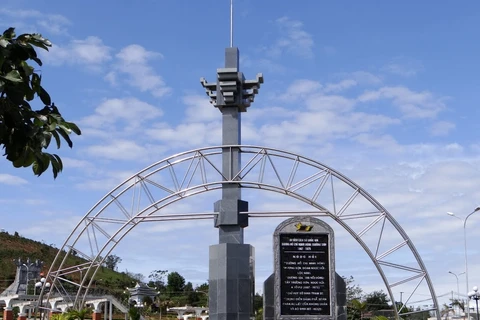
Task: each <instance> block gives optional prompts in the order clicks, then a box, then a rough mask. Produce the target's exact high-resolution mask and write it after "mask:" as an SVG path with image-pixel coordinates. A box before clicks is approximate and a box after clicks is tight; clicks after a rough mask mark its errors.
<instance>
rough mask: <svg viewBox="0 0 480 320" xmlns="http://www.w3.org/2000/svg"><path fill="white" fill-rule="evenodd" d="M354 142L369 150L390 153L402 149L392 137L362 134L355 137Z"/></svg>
mask: <svg viewBox="0 0 480 320" xmlns="http://www.w3.org/2000/svg"><path fill="white" fill-rule="evenodd" d="M353 140H354V141H357V142H359V143H361V144H362V145H364V146H366V147H369V148H377V149H383V150H390V151H398V150H400V149H401V147H400V146H399V145H398V143H397V141H396V140H395V139H394V138H393V137H392V136H390V135H381V136H378V135H373V134H368V133H362V134H359V135H357V136H355V137H354V138H353Z"/></svg>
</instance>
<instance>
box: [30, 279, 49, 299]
mask: <svg viewBox="0 0 480 320" xmlns="http://www.w3.org/2000/svg"><path fill="white" fill-rule="evenodd" d="M45 281H47V279H45V278H41V279H40V281H38V282H37V283H35V289H34V291H33V295H36V294H37V288H41V287H43V285H45V289H47V290H48V289H49V288H50V282H47V283H45Z"/></svg>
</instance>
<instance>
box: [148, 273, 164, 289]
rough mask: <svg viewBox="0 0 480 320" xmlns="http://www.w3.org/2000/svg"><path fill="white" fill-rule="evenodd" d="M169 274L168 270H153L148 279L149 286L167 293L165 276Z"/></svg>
mask: <svg viewBox="0 0 480 320" xmlns="http://www.w3.org/2000/svg"><path fill="white" fill-rule="evenodd" d="M167 274H168V271H167V270H153V271H152V272H151V273H150V275H149V276H148V279H149V280H150V281H149V282H148V286H149V287H152V288H155V289H156V290H159V291H165V276H166V275H167Z"/></svg>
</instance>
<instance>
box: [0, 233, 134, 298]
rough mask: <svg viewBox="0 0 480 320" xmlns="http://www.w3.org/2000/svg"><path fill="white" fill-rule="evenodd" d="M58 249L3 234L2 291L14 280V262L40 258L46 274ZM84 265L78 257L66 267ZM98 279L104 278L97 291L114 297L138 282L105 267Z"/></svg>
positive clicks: (70, 259) (0, 246)
mask: <svg viewBox="0 0 480 320" xmlns="http://www.w3.org/2000/svg"><path fill="white" fill-rule="evenodd" d="M58 250H59V249H57V248H54V247H52V246H49V245H47V244H45V243H42V242H39V241H35V240H32V239H28V238H25V237H22V236H20V235H19V234H18V233H17V232H15V234H14V235H10V234H8V233H7V232H0V292H2V291H3V290H5V289H6V288H7V287H8V286H9V285H10V284H11V283H12V282H13V281H14V279H15V272H16V266H15V263H14V262H13V260H16V259H18V258H20V259H22V260H26V259H27V258H30V260H33V261H35V260H37V259H38V260H40V261H43V262H44V265H43V270H42V271H43V272H44V273H45V274H46V273H47V271H48V270H49V269H50V266H51V265H52V262H53V260H54V259H55V256H56V255H57V252H58ZM82 262H86V260H84V259H83V258H81V257H78V256H69V257H68V259H67V261H66V266H75V265H79V264H81V263H82ZM75 277H77V278H75ZM79 277H80V275H79V274H73V275H72V279H71V280H73V281H78V280H79ZM95 279H101V281H97V282H96V284H95V287H96V288H97V289H104V290H105V291H109V292H111V293H112V294H115V293H117V292H118V293H121V292H123V290H125V287H131V286H132V285H133V284H134V283H135V281H136V280H135V279H133V278H132V277H130V276H129V275H128V274H126V273H119V272H115V271H113V270H111V269H108V268H105V267H102V268H100V270H99V271H98V272H97V275H96V276H95Z"/></svg>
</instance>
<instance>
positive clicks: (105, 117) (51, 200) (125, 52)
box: [0, 0, 480, 300]
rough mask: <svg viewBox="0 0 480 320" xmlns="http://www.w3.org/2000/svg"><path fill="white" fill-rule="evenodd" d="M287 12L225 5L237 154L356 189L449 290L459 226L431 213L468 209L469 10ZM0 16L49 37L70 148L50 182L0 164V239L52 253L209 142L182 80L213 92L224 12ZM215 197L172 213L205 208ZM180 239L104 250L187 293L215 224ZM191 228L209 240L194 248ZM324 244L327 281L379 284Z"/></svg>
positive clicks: (34, 7)
mask: <svg viewBox="0 0 480 320" xmlns="http://www.w3.org/2000/svg"><path fill="white" fill-rule="evenodd" d="M301 3H302V4H301V5H293V4H292V2H291V1H283V0H281V1H271V0H265V1H261V2H260V1H253V0H236V1H235V19H234V26H235V27H234V28H235V32H234V44H235V46H238V47H239V49H240V54H241V70H242V71H243V72H244V74H245V76H246V78H247V79H253V78H254V77H255V75H256V74H257V73H258V72H262V73H263V74H264V77H265V83H264V85H263V86H262V88H261V90H260V93H259V95H258V96H257V98H256V101H255V103H254V104H253V105H252V107H250V109H249V111H248V112H247V113H246V114H244V115H243V129H242V130H243V143H244V144H252V145H262V146H269V147H275V148H279V149H283V150H289V151H293V152H296V153H299V154H301V155H304V156H306V157H309V158H313V159H315V160H318V161H320V162H322V163H325V164H327V165H328V166H330V167H332V168H335V169H337V170H338V171H340V172H342V173H344V174H345V175H346V176H348V177H349V178H351V179H352V180H354V181H356V182H357V183H358V184H360V185H361V186H362V187H363V188H364V189H366V190H367V191H369V192H370V193H371V194H372V195H373V196H374V197H375V198H376V199H377V200H378V201H379V202H380V203H382V204H383V205H384V206H385V207H386V208H387V209H388V210H389V212H390V213H391V214H392V215H393V216H394V217H395V219H396V220H397V221H398V222H400V224H401V225H402V227H403V228H404V229H405V231H406V232H407V234H409V235H410V237H411V239H412V240H413V241H414V243H415V245H416V247H417V249H418V251H419V252H420V254H421V255H422V257H424V260H425V263H426V265H427V268H428V270H429V272H430V275H431V277H432V280H433V283H434V285H435V289H436V292H437V294H438V295H442V294H445V293H448V292H450V291H452V290H456V280H455V277H454V276H452V275H451V274H448V271H452V272H456V273H460V272H462V271H463V270H464V264H463V233H462V232H463V228H462V224H461V221H460V220H456V219H454V218H452V217H448V216H447V215H446V214H445V212H446V211H454V212H456V213H457V214H458V215H459V216H462V215H466V214H468V213H469V212H471V211H472V210H473V208H475V207H476V206H477V205H478V204H480V203H479V200H478V199H479V198H480V191H479V189H478V182H479V181H480V156H479V154H480V144H479V142H478V125H477V119H478V117H479V101H480V81H479V80H478V74H480V64H479V63H478V56H479V55H478V53H479V52H480V44H479V42H478V30H479V29H480V28H479V27H480V26H479V21H480V10H479V9H480V4H479V3H478V2H475V1H464V2H462V3H461V4H459V3H456V4H454V3H448V2H442V3H439V2H436V3H435V4H434V5H433V3H432V2H422V3H419V2H418V1H402V2H396V3H392V2H379V1H362V2H348V3H346V2H324V1H313V0H311V1H302V2H301ZM0 22H1V23H0V25H2V26H3V28H4V29H6V28H8V27H10V26H14V27H16V28H17V33H19V34H20V33H24V32H39V33H42V34H43V35H44V36H45V37H47V38H49V39H50V40H51V41H52V42H53V43H54V47H53V48H52V49H51V50H50V52H49V53H42V58H43V60H44V66H43V67H42V68H41V70H42V75H43V81H44V84H45V87H46V88H47V90H48V91H49V92H50V94H51V96H52V98H53V100H54V102H55V104H56V105H57V106H59V107H60V109H61V111H62V113H63V115H64V117H65V118H67V119H68V120H71V121H74V122H76V123H77V124H78V125H79V126H80V128H81V129H82V131H83V134H82V136H80V137H73V138H74V139H73V140H74V148H73V149H72V150H69V149H68V148H62V149H61V150H59V151H58V154H59V155H61V156H62V159H63V160H64V165H65V169H64V172H62V173H61V175H60V176H59V177H58V178H57V180H55V181H54V180H53V178H52V176H51V174H50V173H45V174H44V175H43V176H41V177H40V178H37V177H34V176H33V174H32V173H31V170H30V169H14V168H12V166H11V165H10V163H9V162H7V161H5V160H4V161H2V162H0V168H1V169H0V188H1V193H0V203H1V204H2V205H1V207H0V213H1V216H2V217H3V219H2V222H1V223H0V227H1V228H3V229H5V230H7V231H9V232H14V231H18V232H19V233H20V234H22V235H24V236H26V237H30V238H33V239H36V240H43V241H45V242H46V243H54V244H56V245H57V246H61V244H62V243H63V241H64V240H65V239H66V237H67V236H68V235H69V234H70V233H71V231H72V230H73V227H74V226H75V225H76V223H78V222H79V221H80V220H81V219H82V217H83V216H84V215H85V213H86V212H87V211H88V210H89V209H90V208H91V207H92V206H93V205H94V204H95V202H96V201H98V200H99V199H100V198H101V197H103V196H104V195H105V194H106V193H107V192H108V191H109V190H111V189H112V188H113V187H115V186H116V185H118V184H119V183H121V182H122V181H123V180H124V179H126V178H128V177H129V176H131V175H132V174H134V173H135V172H138V171H140V170H141V169H143V168H145V167H146V166H148V165H150V164H152V163H154V162H156V161H159V160H161V159H163V158H166V157H168V156H170V155H172V154H175V153H177V152H182V151H186V150H190V149H195V148H199V147H204V146H214V145H219V144H220V141H221V139H220V129H221V123H220V113H219V112H218V110H215V108H213V107H212V106H211V105H210V104H209V103H208V97H207V96H206V95H205V94H204V89H203V88H202V87H201V85H200V83H199V79H200V77H205V78H206V79H207V80H208V81H210V82H214V81H215V74H216V69H217V68H219V67H222V66H223V57H224V48H225V47H226V46H228V45H229V1H227V0H223V1H220V0H205V1H187V0H165V1H153V0H150V1H147V0H145V1H137V2H127V1H124V2H123V3H122V4H119V2H118V1H102V2H101V3H99V2H94V1H82V2H81V3H78V4H75V3H72V2H65V1H35V3H33V2H30V1H21V0H20V1H19V0H15V1H11V0H4V2H3V5H2V8H1V9H0ZM248 195H250V194H248ZM252 197H253V198H255V195H252ZM215 200H217V198H215V197H214V196H211V197H205V198H204V199H203V200H202V201H197V202H196V203H193V204H190V203H185V205H184V206H183V207H182V206H181V205H180V206H179V207H175V210H177V212H183V211H186V212H193V211H194V209H192V208H196V209H195V210H197V209H200V210H204V211H205V212H207V211H209V210H212V208H213V201H215ZM245 200H247V201H249V199H245ZM268 201H272V207H273V206H275V205H276V204H278V201H281V203H282V204H283V203H285V205H286V206H287V205H288V206H290V207H294V202H292V200H290V199H284V198H281V200H279V199H273V198H269V197H266V198H265V199H263V200H262V206H263V207H264V208H268V207H269V206H268V205H269V203H268ZM287 203H288V204H287ZM172 210H173V209H172ZM254 222H256V221H254ZM327 222H328V221H327ZM277 223H278V221H268V220H265V221H263V220H262V222H259V224H262V225H264V226H266V229H263V230H267V231H263V232H262V229H259V228H255V227H253V223H252V224H251V225H252V227H249V228H248V229H246V234H247V236H246V237H247V240H248V241H250V243H252V244H253V245H255V246H256V247H257V288H259V289H261V285H260V284H261V282H262V281H263V279H265V278H266V277H267V276H268V274H269V272H271V270H272V268H271V267H272V257H273V254H271V243H270V241H271V232H273V230H274V228H275V226H276V224H277ZM332 226H333V221H332ZM479 226H480V218H478V217H476V216H473V217H471V218H470V219H469V220H468V231H469V234H468V239H469V241H470V246H469V259H470V260H469V261H470V262H469V269H470V272H469V276H470V281H469V282H470V286H473V285H479V284H480V276H479V274H480V267H479V263H480V255H479V254H478V249H477V248H476V247H475V245H474V243H475V242H474V239H475V235H474V231H475V230H477V229H478V227H479ZM183 228H184V230H188V232H187V231H185V236H182V237H181V239H179V240H178V245H177V246H176V247H175V248H178V249H177V250H164V251H162V248H164V247H165V245H166V244H165V243H162V241H161V240H162V239H161V234H162V232H167V231H168V230H166V229H168V228H165V229H164V230H163V229H162V230H163V231H162V230H160V229H159V231H158V232H159V237H158V238H155V241H153V238H152V239H150V238H148V240H149V241H146V240H145V239H146V238H144V242H143V243H139V242H138V241H140V240H139V239H141V237H140V238H135V237H132V238H133V239H132V240H130V242H129V241H128V239H127V238H126V239H125V240H124V243H125V245H123V246H119V247H118V248H117V250H116V251H115V252H114V253H115V254H117V255H119V256H120V257H122V258H123V262H122V264H121V265H120V270H125V269H128V270H129V271H133V272H142V273H144V274H145V275H148V274H149V273H150V271H152V270H154V269H159V268H161V269H168V270H177V271H179V272H181V273H183V274H185V275H186V277H187V280H190V281H193V282H195V283H201V282H204V281H205V280H206V279H207V277H208V270H207V262H208V259H207V257H206V254H207V252H208V251H207V249H208V245H209V244H213V243H214V240H215V239H216V238H215V237H216V230H215V229H214V228H211V230H210V229H208V228H210V225H208V224H207V226H204V225H201V226H199V225H196V224H195V223H186V224H185V226H184V227H183ZM199 228H202V230H203V229H205V230H208V232H209V234H210V236H209V237H206V238H201V239H198V238H199V237H198V236H196V232H197V231H198V229H199ZM250 230H252V231H250ZM335 230H336V231H337V229H335ZM212 239H213V242H212ZM342 239H343V238H342ZM199 241H200V242H201V244H202V245H199ZM342 241H343V240H342ZM345 241H347V240H345ZM349 245H350V242H348V241H347V242H345V245H344V247H345V248H346V249H345V250H347V249H348V247H349ZM166 247H169V246H168V245H167V246H166ZM341 250H342V245H341V244H339V249H338V250H337V261H338V262H337V267H338V272H339V273H340V274H342V275H345V276H349V275H352V276H354V278H355V279H356V280H357V282H358V283H359V284H360V285H361V286H362V287H364V288H365V290H366V291H372V290H375V289H381V288H383V287H382V286H383V284H382V283H380V282H379V278H378V277H377V278H374V277H373V278H372V277H371V276H372V274H374V273H375V272H376V270H375V268H374V266H373V264H372V263H371V262H370V261H367V260H365V255H364V254H363V255H362V253H361V252H360V250H361V249H359V248H358V250H357V251H355V252H358V256H357V255H356V253H355V254H348V255H347V254H344V255H342V251H341ZM347 251H348V250H347ZM152 252H156V255H155V257H152V255H151V253H152ZM192 264H193V265H192ZM353 264H355V266H357V265H358V267H355V268H352V267H351V266H352V265H353ZM268 270H270V271H268ZM460 280H461V281H460V290H461V292H465V289H464V288H465V282H464V281H463V278H461V279H460ZM416 298H417V299H418V300H421V297H416Z"/></svg>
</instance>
